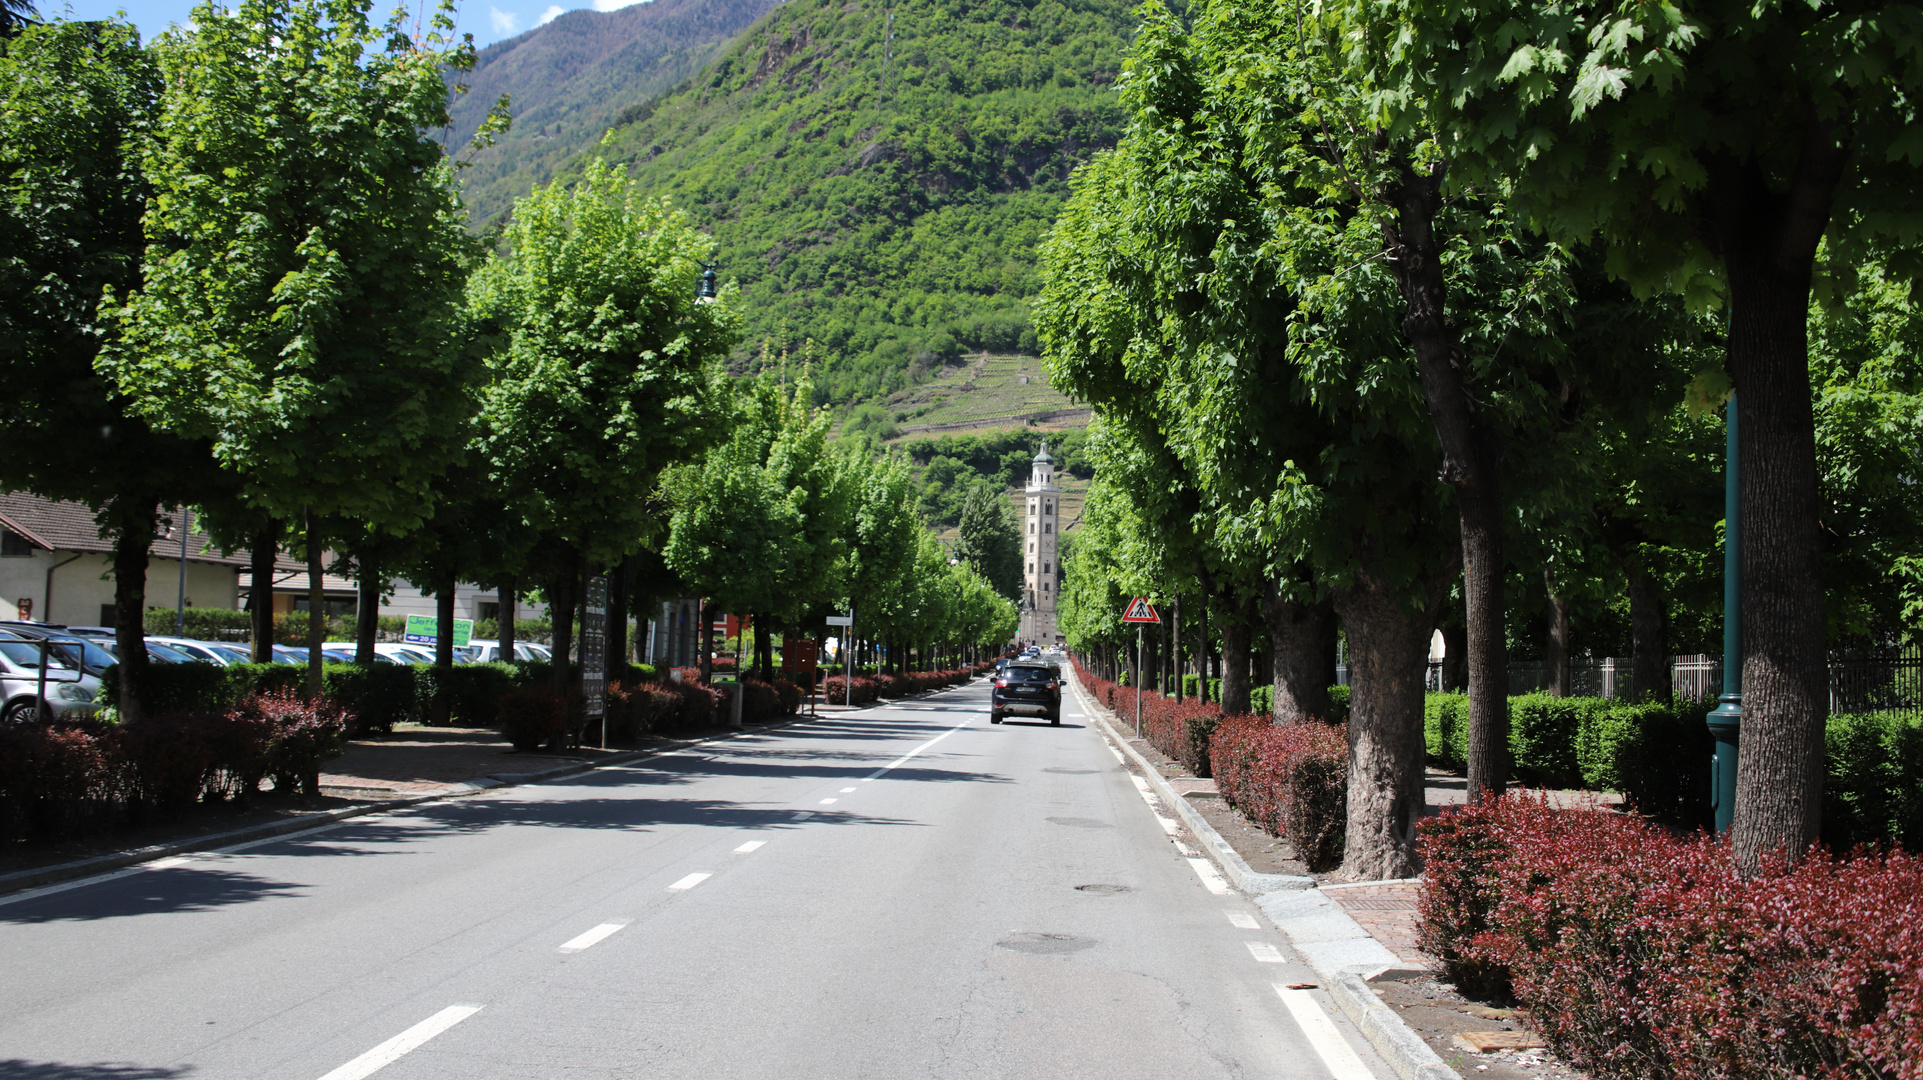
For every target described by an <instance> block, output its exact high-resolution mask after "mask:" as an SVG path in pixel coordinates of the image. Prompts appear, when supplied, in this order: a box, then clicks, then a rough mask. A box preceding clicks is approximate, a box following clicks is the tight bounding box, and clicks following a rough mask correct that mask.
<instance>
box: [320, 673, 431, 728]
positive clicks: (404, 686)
mask: <svg viewBox="0 0 1923 1080" xmlns="http://www.w3.org/2000/svg"><path fill="white" fill-rule="evenodd" d="M415 684H416V679H415V676H414V671H413V669H411V668H408V667H404V666H401V665H396V664H367V665H365V666H363V665H360V664H326V665H324V666H322V668H321V692H322V693H324V694H326V695H327V696H328V697H329V698H332V699H333V700H335V701H338V702H340V703H341V706H342V707H343V708H345V709H346V710H347V711H348V712H349V713H350V714H352V715H353V717H354V719H355V721H356V724H355V731H356V732H357V733H358V732H367V731H385V732H391V731H393V730H394V725H395V724H405V723H419V722H420V719H421V709H420V699H419V695H418V693H417V691H416V685H415Z"/></svg>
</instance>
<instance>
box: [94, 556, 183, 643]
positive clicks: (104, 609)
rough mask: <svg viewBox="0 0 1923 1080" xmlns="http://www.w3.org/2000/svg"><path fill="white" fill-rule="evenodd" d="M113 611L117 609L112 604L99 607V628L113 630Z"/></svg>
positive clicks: (177, 563) (176, 563) (177, 562)
mask: <svg viewBox="0 0 1923 1080" xmlns="http://www.w3.org/2000/svg"><path fill="white" fill-rule="evenodd" d="M175 565H179V560H175ZM115 610H117V609H116V608H115V607H114V605H112V604H102V605H100V625H101V626H104V627H107V628H108V629H110V630H111V629H112V628H113V624H114V611H115Z"/></svg>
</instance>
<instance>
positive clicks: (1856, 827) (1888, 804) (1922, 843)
mask: <svg viewBox="0 0 1923 1080" xmlns="http://www.w3.org/2000/svg"><path fill="white" fill-rule="evenodd" d="M1823 742H1824V746H1825V748H1826V749H1827V750H1828V751H1829V775H1828V776H1826V777H1825V778H1824V783H1823V840H1824V842H1825V843H1827V844H1829V846H1830V848H1831V849H1832V850H1835V851H1846V850H1848V849H1849V848H1851V847H1854V846H1855V845H1857V844H1901V845H1902V846H1903V848H1904V850H1906V851H1923V721H1919V720H1915V719H1909V718H1905V717H1901V716H1895V715H1892V714H1890V713H1842V714H1839V715H1836V716H1832V717H1830V718H1829V724H1828V726H1826V727H1825V728H1824V731H1823Z"/></svg>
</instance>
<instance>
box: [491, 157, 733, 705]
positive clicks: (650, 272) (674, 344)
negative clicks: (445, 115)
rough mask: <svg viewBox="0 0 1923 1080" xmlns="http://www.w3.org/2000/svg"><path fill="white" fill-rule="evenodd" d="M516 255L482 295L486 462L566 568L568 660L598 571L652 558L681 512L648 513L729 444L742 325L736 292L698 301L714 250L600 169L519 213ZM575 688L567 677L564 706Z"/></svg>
mask: <svg viewBox="0 0 1923 1080" xmlns="http://www.w3.org/2000/svg"><path fill="white" fill-rule="evenodd" d="M502 243H503V246H504V253H503V254H501V255H500V256H498V257H496V258H493V259H490V260H489V261H488V262H487V263H486V264H484V265H483V266H482V267H481V268H480V269H479V270H478V271H476V273H475V275H474V278H473V281H472V282H471V284H470V287H469V292H470V303H471V308H472V311H473V315H474V317H475V318H476V319H477V320H478V321H479V323H480V324H481V328H482V333H483V334H484V335H488V336H490V337H491V338H492V340H493V342H494V344H495V346H496V347H495V349H494V351H493V352H492V353H491V354H490V356H489V359H488V364H487V370H488V374H489V384H488V386H487V388H486V391H485V404H484V407H483V412H484V416H483V431H484V433H485V434H484V436H483V442H482V444H481V447H480V449H481V451H482V453H483V454H484V455H485V457H486V459H487V460H488V461H489V462H490V464H491V468H492V470H493V472H492V479H493V482H494V483H495V484H496V485H497V486H498V487H499V488H500V489H501V490H502V491H504V492H506V493H507V494H508V496H509V497H510V498H511V499H512V500H514V505H515V506H516V508H517V510H518V512H519V513H520V515H521V517H522V519H523V520H525V521H526V522H527V523H528V524H529V525H530V526H531V527H532V528H534V529H535V530H536V531H537V532H539V533H540V534H541V535H542V536H543V537H545V538H546V540H547V544H548V546H549V549H550V550H551V551H552V552H553V553H554V555H553V558H552V559H551V560H550V563H549V566H550V568H549V570H548V572H547V573H548V580H547V589H548V599H549V602H550V603H551V604H552V605H553V612H554V630H555V652H556V654H557V655H562V656H565V655H566V654H567V650H568V647H569V645H570V643H571V641H572V625H573V616H574V611H575V602H576V593H577V591H578V585H577V582H578V581H579V580H580V578H581V574H582V571H583V570H584V569H585V567H586V566H587V565H589V564H593V565H607V564H609V563H613V562H616V561H618V560H619V559H621V558H622V557H623V556H625V555H627V554H629V553H631V552H633V551H634V550H636V548H637V547H638V546H639V542H640V537H642V536H643V535H645V534H646V533H647V531H648V529H649V527H650V525H651V524H653V523H654V522H655V521H656V520H657V519H658V518H659V517H662V516H665V514H666V512H667V508H666V507H664V506H662V505H659V504H657V503H655V502H653V501H651V500H650V499H648V498H646V497H645V496H646V493H648V492H651V491H653V490H654V489H655V487H656V486H657V483H658V478H659V476H660V474H661V471H662V469H663V468H665V467H667V466H668V465H671V464H674V463H676V462H679V461H683V460H687V459H689V458H691V457H693V456H694V455H696V454H698V453H699V452H700V451H701V450H702V449H703V448H704V447H706V446H707V445H709V444H710V443H711V442H713V441H714V440H715V439H716V438H717V437H719V436H725V434H726V432H725V431H722V430H718V428H720V427H721V425H720V424H719V423H718V422H717V421H718V416H717V413H716V410H715V409H714V408H713V397H714V393H713V386H714V380H715V378H716V376H715V374H714V366H715V365H716V364H717V363H718V362H719V360H720V359H721V358H722V357H724V356H726V355H727V353H728V351H729V350H730V349H732V348H733V347H734V344H735V342H736V340H737V338H738V330H737V319H736V317H735V315H734V314H733V313H732V311H731V309H730V307H729V305H728V303H727V300H728V298H729V297H730V296H732V290H731V289H730V290H724V291H723V292H724V295H723V296H722V298H721V302H717V303H713V304H703V303H698V302H697V301H696V296H695V282H696V277H697V275H699V273H700V269H701V267H700V263H701V259H702V257H703V256H705V255H706V254H707V253H708V251H709V250H710V247H711V242H710V241H709V239H708V238H707V237H706V236H705V235H703V234H702V233H701V232H699V231H698V230H696V229H695V228H694V227H693V226H691V225H689V224H688V221H687V218H686V216H685V215H683V214H681V213H679V212H677V211H675V210H673V209H672V208H670V207H669V206H668V205H667V203H666V202H665V201H662V200H659V199H651V198H646V197H643V196H642V195H640V194H639V193H638V192H637V191H636V190H635V188H634V185H633V184H632V183H630V182H629V181H628V180H627V179H626V178H625V177H624V176H623V174H622V172H621V170H619V169H616V168H614V167H612V166H610V165H608V164H606V163H605V162H602V161H599V160H597V161H594V162H590V163H589V165H588V167H587V170H586V172H585V174H584V175H583V176H582V177H581V178H580V180H579V181H578V182H577V183H575V184H574V185H573V186H572V187H569V186H566V185H564V184H562V183H560V182H557V183H554V184H551V185H548V186H547V187H541V188H536V189H535V190H534V192H533V193H532V194H531V195H529V196H528V197H527V198H525V199H522V200H521V201H519V202H518V203H516V204H515V212H514V218H513V220H512V221H511V222H509V224H508V226H507V228H506V229H505V231H504V232H503V233H502ZM566 680H567V669H566V668H565V666H563V665H561V664H558V663H557V664H556V665H555V692H556V693H557V694H558V693H561V692H562V691H563V690H564V688H565V683H566Z"/></svg>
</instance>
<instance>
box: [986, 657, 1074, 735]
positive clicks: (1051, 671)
mask: <svg viewBox="0 0 1923 1080" xmlns="http://www.w3.org/2000/svg"><path fill="white" fill-rule="evenodd" d="M1015 709H1019V710H1021V711H1022V713H1024V714H1026V715H1040V716H1042V717H1044V718H1046V719H1047V720H1048V722H1049V723H1051V724H1058V725H1059V724H1060V723H1061V722H1062V680H1061V675H1060V673H1059V672H1058V671H1056V669H1055V668H1053V667H1051V666H1050V665H1048V664H1041V663H1035V662H1033V661H1027V660H1017V661H1015V662H1014V663H1012V664H1009V665H1008V666H1007V667H1005V668H1003V669H1002V670H1001V672H1000V673H999V674H997V675H996V676H995V686H994V689H992V690H990V691H989V692H988V722H989V723H991V724H999V723H1001V722H1002V718H1003V717H1005V716H1007V715H1008V713H1009V711H1010V710H1015Z"/></svg>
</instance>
